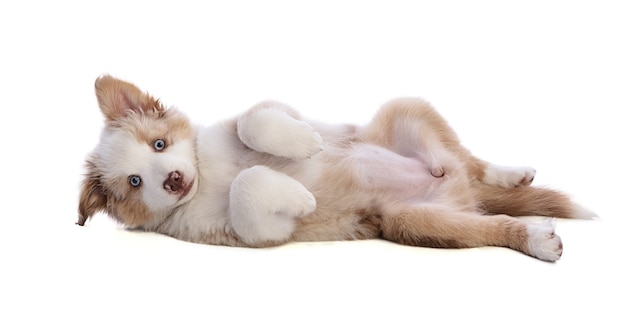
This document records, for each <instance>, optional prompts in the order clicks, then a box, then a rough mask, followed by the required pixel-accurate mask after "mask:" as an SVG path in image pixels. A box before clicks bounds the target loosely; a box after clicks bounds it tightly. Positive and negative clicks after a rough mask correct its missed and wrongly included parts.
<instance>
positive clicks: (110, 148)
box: [78, 75, 593, 261]
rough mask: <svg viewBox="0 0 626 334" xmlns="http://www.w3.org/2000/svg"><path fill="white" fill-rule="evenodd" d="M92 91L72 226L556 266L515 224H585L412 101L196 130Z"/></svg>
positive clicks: (541, 235) (135, 100)
mask: <svg viewBox="0 0 626 334" xmlns="http://www.w3.org/2000/svg"><path fill="white" fill-rule="evenodd" d="M95 87H96V96H97V98H98V103H99V106H100V110H101V112H102V113H103V115H104V117H105V128H104V130H103V133H102V136H101V140H100V142H99V143H98V144H97V146H96V148H95V149H94V150H93V152H92V153H91V154H90V155H89V157H88V158H87V162H86V175H85V179H84V181H83V184H82V189H81V193H80V200H79V220H78V224H79V225H83V224H84V223H85V221H86V220H88V219H89V218H90V217H91V216H93V215H94V214H95V213H97V212H105V213H107V214H108V215H110V216H111V217H113V218H115V219H116V220H118V221H119V222H120V223H122V224H124V225H125V226H127V227H129V228H134V229H141V230H146V231H154V232H158V233H163V234H167V235H170V236H173V237H175V238H178V239H181V240H186V241H191V242H197V243H206V244H216V245H229V246H245V247H265V246H273V245H280V244H283V243H286V242H290V241H319V240H355V239H369V238H383V239H386V240H390V241H393V242H397V243H401V244H405V245H412V246H425V247H453V248H462V247H479V246H502V247H509V248H512V249H515V250H518V251H521V252H523V253H525V254H528V255H531V256H534V257H536V258H539V259H542V260H546V261H555V260H557V259H559V257H560V256H561V253H562V244H561V240H560V238H559V236H557V235H556V234H555V233H554V224H553V222H551V221H546V222H544V223H533V222H529V221H527V220H524V219H520V218H516V216H532V215H534V216H537V215H540V216H547V217H562V218H590V217H592V216H593V213H591V212H589V211H587V210H585V209H583V208H581V207H579V206H578V205H576V204H574V203H572V202H571V201H570V199H569V198H568V197H567V196H565V195H564V194H561V193H559V192H557V191H554V190H549V189H544V188H538V187H533V186H531V185H530V183H531V182H532V180H533V178H534V175H535V171H534V169H532V168H529V167H503V166H499V165H495V164H492V163H489V162H486V161H483V160H480V159H478V158H476V157H474V156H473V155H472V154H471V153H470V152H469V151H468V150H467V149H465V148H464V147H463V146H461V144H460V142H459V140H458V138H457V136H456V134H455V133H454V131H453V130H452V129H451V128H450V127H449V126H448V124H447V123H446V122H445V120H444V119H443V118H442V117H441V116H440V115H439V114H438V113H437V112H435V110H434V109H433V108H432V107H431V106H430V105H429V104H428V103H426V102H424V101H423V100H420V99H415V98H404V99H397V100H393V101H391V102H389V103H387V104H385V105H383V106H382V108H381V109H380V111H379V112H378V113H377V114H376V116H375V117H374V119H373V120H372V122H371V123H370V124H368V125H366V126H354V125H328V124H322V123H319V122H315V121H308V120H307V121H305V120H304V119H303V118H302V117H301V116H300V115H299V113H298V112H296V111H295V110H294V109H293V108H291V107H289V106H287V105H285V104H282V103H279V102H273V101H267V102H262V103H259V104H258V105H256V106H253V107H252V108H251V109H250V110H248V111H246V112H244V113H242V114H241V115H240V116H238V117H236V118H233V119H228V120H225V121H222V122H219V123H217V124H215V125H213V126H209V127H196V126H193V125H192V124H191V123H190V121H189V120H188V119H187V117H185V116H184V115H183V114H182V113H181V112H180V111H178V110H176V109H175V108H168V107H166V106H164V105H163V104H162V103H161V102H160V101H159V100H158V99H155V98H153V97H151V96H149V95H148V94H146V93H144V92H142V91H141V90H140V89H138V88H137V87H136V86H134V85H133V84H130V83H128V82H124V81H121V80H119V79H116V78H113V77H111V76H108V75H105V76H102V77H100V78H98V79H97V80H96V84H95ZM212 112H214V111H212Z"/></svg>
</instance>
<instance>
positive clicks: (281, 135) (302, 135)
mask: <svg viewBox="0 0 626 334" xmlns="http://www.w3.org/2000/svg"><path fill="white" fill-rule="evenodd" d="M237 133H238V134H239V138H240V139H241V141H242V142H243V143H244V144H246V145H247V146H248V147H250V148H252V149H254V150H256V151H259V152H265V153H269V154H272V155H275V156H278V157H285V158H290V159H294V160H301V159H306V158H310V157H312V156H313V155H315V154H317V153H319V152H320V151H321V150H322V144H323V142H322V137H321V136H320V135H319V133H317V132H316V131H315V130H314V129H313V128H312V127H311V126H310V125H309V124H308V123H306V122H304V121H300V120H296V119H294V118H293V117H291V116H290V115H288V114H287V113H286V112H285V111H283V110H280V109H277V108H276V107H273V108H262V109H260V110H255V111H254V112H248V113H246V114H244V115H242V116H241V117H239V120H238V122H237Z"/></svg>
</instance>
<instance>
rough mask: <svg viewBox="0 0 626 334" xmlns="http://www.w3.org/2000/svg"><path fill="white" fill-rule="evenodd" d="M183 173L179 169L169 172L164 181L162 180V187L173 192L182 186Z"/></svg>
mask: <svg viewBox="0 0 626 334" xmlns="http://www.w3.org/2000/svg"><path fill="white" fill-rule="evenodd" d="M183 181H184V178H183V174H182V173H181V172H179V171H174V172H170V173H169V174H168V176H167V179H166V180H165V182H163V189H165V190H167V191H169V192H172V193H175V192H178V191H180V190H182V189H183V188H184V184H183Z"/></svg>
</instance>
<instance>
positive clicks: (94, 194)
mask: <svg viewBox="0 0 626 334" xmlns="http://www.w3.org/2000/svg"><path fill="white" fill-rule="evenodd" d="M106 205H107V195H106V192H105V190H104V188H103V187H102V182H101V176H100V174H99V173H98V172H97V170H96V167H95V165H94V164H93V163H92V162H91V161H87V174H86V175H85V179H84V180H83V183H82V187H81V191H80V197H79V201H78V221H77V222H76V224H78V225H81V226H83V225H85V222H86V221H87V219H89V218H91V216H93V215H94V214H95V213H96V212H99V211H103V210H104V209H105V208H106Z"/></svg>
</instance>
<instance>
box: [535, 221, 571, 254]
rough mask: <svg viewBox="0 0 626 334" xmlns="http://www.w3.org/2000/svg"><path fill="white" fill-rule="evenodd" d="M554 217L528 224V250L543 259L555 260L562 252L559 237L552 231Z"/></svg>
mask: <svg viewBox="0 0 626 334" xmlns="http://www.w3.org/2000/svg"><path fill="white" fill-rule="evenodd" d="M554 227H555V225H554V219H546V220H545V221H544V222H543V223H541V224H533V223H529V224H528V252H529V254H530V255H533V256H535V257H536V258H538V259H540V260H544V261H556V260H558V259H559V258H560V257H561V254H562V253H563V244H562V243H561V238H560V237H559V236H558V235H556V234H555V233H554Z"/></svg>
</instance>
